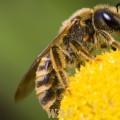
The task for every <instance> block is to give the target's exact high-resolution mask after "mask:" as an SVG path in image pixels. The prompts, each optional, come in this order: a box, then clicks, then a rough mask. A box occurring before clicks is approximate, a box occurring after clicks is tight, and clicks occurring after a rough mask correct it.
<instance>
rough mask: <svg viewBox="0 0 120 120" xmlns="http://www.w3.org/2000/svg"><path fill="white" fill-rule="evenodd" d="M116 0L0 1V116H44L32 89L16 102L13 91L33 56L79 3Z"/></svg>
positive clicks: (9, 119) (8, 119)
mask: <svg viewBox="0 0 120 120" xmlns="http://www.w3.org/2000/svg"><path fill="white" fill-rule="evenodd" d="M118 2H120V1H118V0H89V1H88V0H75V1H73V0H59V1H57V0H21V1H18V0H1V1H0V120H47V119H48V116H47V114H46V112H45V111H43V109H42V107H41V106H40V104H39V101H38V98H37V97H36V95H35V92H32V94H30V96H28V97H27V98H26V99H24V100H23V101H21V102H19V103H17V104H16V103H15V102H14V92H15V90H16V88H17V86H18V83H19V81H20V80H21V78H22V76H23V74H24V73H25V72H26V71H27V69H28V67H29V66H30V65H31V63H32V61H33V60H34V59H35V58H36V56H37V55H38V54H39V53H40V52H41V51H42V50H43V49H44V48H45V47H46V46H47V45H48V44H49V43H50V42H51V40H53V38H54V37H55V36H56V34H57V31H58V29H59V27H60V26H61V22H62V21H64V20H65V19H67V18H68V17H69V16H70V15H71V14H72V13H73V12H75V11H76V10H78V9H80V8H82V7H93V6H95V5H96V4H99V3H105V4H106V3H107V4H109V5H115V4H116V3H118Z"/></svg>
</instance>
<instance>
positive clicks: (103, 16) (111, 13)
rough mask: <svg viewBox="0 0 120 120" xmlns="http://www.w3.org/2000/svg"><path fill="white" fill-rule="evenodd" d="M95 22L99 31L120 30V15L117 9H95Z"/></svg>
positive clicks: (101, 7) (105, 7)
mask: <svg viewBox="0 0 120 120" xmlns="http://www.w3.org/2000/svg"><path fill="white" fill-rule="evenodd" d="M93 22H94V25H95V27H96V28H97V29H101V30H105V31H119V30H120V14H119V13H118V11H117V9H116V8H115V7H108V6H104V7H103V6H97V7H95V12H94V15H93Z"/></svg>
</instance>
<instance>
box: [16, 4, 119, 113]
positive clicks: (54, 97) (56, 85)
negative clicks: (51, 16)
mask: <svg viewBox="0 0 120 120" xmlns="http://www.w3.org/2000/svg"><path fill="white" fill-rule="evenodd" d="M119 5H120V4H117V5H116V7H111V6H107V5H98V6H96V7H95V8H94V9H90V8H84V9H80V10H78V11H77V12H75V13H74V14H73V15H72V16H71V17H70V18H69V19H68V20H66V21H65V22H64V23H63V26H62V27H61V28H60V32H59V33H58V35H57V37H56V38H55V39H54V40H53V42H52V43H51V44H50V45H49V46H48V47H47V48H46V49H45V50H44V51H43V52H42V53H41V54H40V55H39V56H38V57H37V59H36V60H35V61H34V62H33V64H32V65H31V67H30V69H29V70H28V72H27V73H26V74H25V75H24V77H23V79H22V80H21V82H20V84H19V86H18V88H17V91H16V94H15V100H20V99H22V98H24V97H25V96H27V95H28V94H29V93H30V92H31V90H32V89H33V88H34V85H35V90H36V94H37V96H38V98H39V100H40V103H41V105H42V107H43V108H44V109H45V110H46V111H47V112H49V111H51V110H53V109H55V113H56V114H58V111H59V107H60V102H61V99H62V93H63V92H64V91H65V90H66V88H67V87H68V86H69V78H68V71H67V70H68V68H69V67H72V68H73V69H74V68H78V69H80V66H81V65H82V64H85V61H92V60H95V56H96V50H99V51H100V52H102V50H103V48H104V49H106V50H108V48H109V49H113V50H116V49H120V43H118V42H117V41H116V40H115V39H114V38H113V37H112V35H111V33H112V32H119V30H120V14H119V10H118V7H119Z"/></svg>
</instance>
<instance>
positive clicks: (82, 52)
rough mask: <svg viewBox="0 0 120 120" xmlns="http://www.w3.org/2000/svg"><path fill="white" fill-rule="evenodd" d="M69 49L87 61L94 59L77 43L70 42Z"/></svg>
mask: <svg viewBox="0 0 120 120" xmlns="http://www.w3.org/2000/svg"><path fill="white" fill-rule="evenodd" d="M70 47H71V48H72V50H73V52H74V53H76V54H77V55H78V56H80V58H84V59H85V60H88V61H93V60H94V59H95V58H94V57H93V56H92V55H91V54H90V53H89V52H88V51H87V50H86V49H85V48H84V47H83V46H82V45H81V44H80V42H78V41H75V40H72V41H71V42H70Z"/></svg>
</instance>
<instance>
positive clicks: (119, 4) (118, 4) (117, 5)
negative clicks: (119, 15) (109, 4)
mask: <svg viewBox="0 0 120 120" xmlns="http://www.w3.org/2000/svg"><path fill="white" fill-rule="evenodd" d="M119 6H120V3H117V4H116V6H115V7H116V9H117V12H118V8H119Z"/></svg>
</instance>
